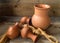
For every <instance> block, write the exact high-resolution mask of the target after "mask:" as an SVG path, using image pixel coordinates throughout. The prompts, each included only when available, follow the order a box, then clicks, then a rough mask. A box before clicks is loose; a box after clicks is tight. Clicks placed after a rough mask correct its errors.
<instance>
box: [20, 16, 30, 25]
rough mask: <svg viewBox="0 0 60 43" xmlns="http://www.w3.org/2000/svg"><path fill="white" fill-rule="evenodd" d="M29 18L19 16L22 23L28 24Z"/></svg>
mask: <svg viewBox="0 0 60 43" xmlns="http://www.w3.org/2000/svg"><path fill="white" fill-rule="evenodd" d="M29 20H30V18H29V17H26V16H25V17H22V18H21V20H20V22H21V23H22V24H25V23H27V24H29Z"/></svg>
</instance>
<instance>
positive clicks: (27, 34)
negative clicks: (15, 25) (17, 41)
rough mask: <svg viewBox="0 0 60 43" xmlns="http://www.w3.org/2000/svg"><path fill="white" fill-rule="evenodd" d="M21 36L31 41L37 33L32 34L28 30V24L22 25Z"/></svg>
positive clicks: (34, 39)
mask: <svg viewBox="0 0 60 43" xmlns="http://www.w3.org/2000/svg"><path fill="white" fill-rule="evenodd" d="M21 36H22V38H30V39H32V41H33V42H35V41H36V39H37V35H34V34H33V33H32V32H31V31H30V30H29V27H28V25H27V24H26V25H24V27H23V29H22V30H21Z"/></svg>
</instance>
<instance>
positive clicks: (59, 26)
mask: <svg viewBox="0 0 60 43" xmlns="http://www.w3.org/2000/svg"><path fill="white" fill-rule="evenodd" d="M7 18H9V20H8V21H7V22H5V23H4V24H0V35H1V34H3V33H4V32H5V31H6V30H7V29H8V27H9V26H12V25H13V24H14V23H15V22H17V21H19V20H20V18H21V17H17V16H15V17H13V16H12V17H7ZM51 20H52V22H51V24H52V25H51V27H49V28H48V29H47V30H46V31H47V32H48V34H51V35H53V36H55V37H56V38H57V39H58V40H59V43H60V17H51ZM10 43H33V42H32V40H31V39H23V38H21V36H20V37H18V38H16V39H14V40H10ZM37 43H50V42H49V41H48V40H47V39H45V38H44V37H40V38H39V40H38V41H37Z"/></svg>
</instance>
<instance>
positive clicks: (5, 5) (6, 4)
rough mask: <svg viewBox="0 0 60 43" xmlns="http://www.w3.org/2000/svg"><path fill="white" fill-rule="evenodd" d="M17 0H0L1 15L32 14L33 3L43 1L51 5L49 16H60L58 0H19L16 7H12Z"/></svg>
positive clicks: (59, 1)
mask: <svg viewBox="0 0 60 43" xmlns="http://www.w3.org/2000/svg"><path fill="white" fill-rule="evenodd" d="M16 2H17V0H5V1H4V0H3V1H2V0H0V15H1V16H4V15H5V16H6V15H7V16H11V15H12V16H14V15H17V16H32V15H33V14H34V7H33V6H34V4H36V3H44V4H49V5H51V8H52V10H51V11H50V14H49V15H50V16H60V0H20V2H19V3H18V6H17V7H14V5H15V4H16Z"/></svg>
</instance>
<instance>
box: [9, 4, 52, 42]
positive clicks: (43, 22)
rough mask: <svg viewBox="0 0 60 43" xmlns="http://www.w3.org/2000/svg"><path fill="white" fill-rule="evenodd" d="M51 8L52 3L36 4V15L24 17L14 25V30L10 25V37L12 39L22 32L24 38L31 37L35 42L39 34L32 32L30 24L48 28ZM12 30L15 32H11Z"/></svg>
mask: <svg viewBox="0 0 60 43" xmlns="http://www.w3.org/2000/svg"><path fill="white" fill-rule="evenodd" d="M49 10H50V5H47V4H36V5H34V15H33V16H32V17H31V18H29V17H22V18H21V20H20V22H19V23H16V24H15V25H14V26H13V28H14V29H13V30H12V27H10V29H9V31H8V37H9V38H10V39H13V38H15V37H16V36H18V34H21V37H22V38H30V39H32V40H33V42H35V41H36V39H37V37H38V36H37V35H35V34H33V33H32V31H31V30H30V28H29V26H28V25H31V26H33V27H35V28H41V29H43V30H45V29H47V27H48V26H49V25H50V22H51V20H50V18H49V16H48V13H49ZM18 28H20V29H18ZM11 30H12V31H13V32H11ZM19 30H20V31H19ZM19 32H20V33H19ZM10 34H12V37H10V36H11V35H10Z"/></svg>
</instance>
